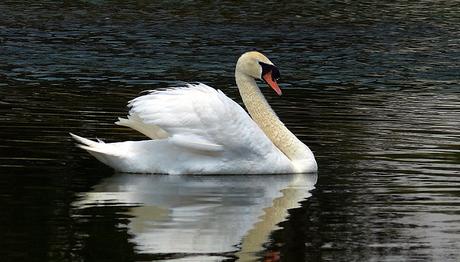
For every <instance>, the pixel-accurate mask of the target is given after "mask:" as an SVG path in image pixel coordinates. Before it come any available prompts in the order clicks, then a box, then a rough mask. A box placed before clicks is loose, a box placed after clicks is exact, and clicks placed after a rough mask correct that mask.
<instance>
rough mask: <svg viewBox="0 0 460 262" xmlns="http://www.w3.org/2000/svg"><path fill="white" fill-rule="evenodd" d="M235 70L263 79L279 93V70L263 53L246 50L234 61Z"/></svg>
mask: <svg viewBox="0 0 460 262" xmlns="http://www.w3.org/2000/svg"><path fill="white" fill-rule="evenodd" d="M236 72H237V73H240V74H244V75H247V76H250V77H252V78H254V79H259V80H263V81H264V82H265V83H267V85H269V86H270V87H271V88H273V90H275V92H276V93H277V94H278V95H281V89H280V88H279V86H278V83H277V81H278V79H279V78H280V71H279V70H278V68H277V67H276V66H275V65H274V64H273V63H272V62H271V61H270V59H268V58H267V57H266V56H264V55H263V54H261V53H259V52H256V51H251V52H246V53H244V54H243V55H242V56H240V58H239V59H238V62H237V63H236Z"/></svg>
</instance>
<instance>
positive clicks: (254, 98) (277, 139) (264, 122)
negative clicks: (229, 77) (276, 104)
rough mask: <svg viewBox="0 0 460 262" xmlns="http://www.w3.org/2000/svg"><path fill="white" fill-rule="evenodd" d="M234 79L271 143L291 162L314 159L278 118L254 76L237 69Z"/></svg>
mask: <svg viewBox="0 0 460 262" xmlns="http://www.w3.org/2000/svg"><path fill="white" fill-rule="evenodd" d="M235 79H236V84H237V86H238V89H239V91H240V94H241V98H242V99H243V103H244V105H245V106H246V109H247V110H248V112H249V114H250V115H251V117H252V119H253V120H254V122H256V123H257V125H258V126H259V127H260V128H261V129H262V130H263V131H264V133H265V134H266V135H267V137H268V138H269V139H270V140H271V141H272V142H273V144H275V146H276V147H278V149H280V150H281V152H283V153H284V154H285V155H286V156H287V157H288V158H289V159H290V160H291V161H293V162H305V161H306V160H314V156H313V153H312V152H311V151H310V149H309V148H308V147H307V146H306V145H305V144H304V143H302V142H301V141H300V140H299V139H298V138H297V137H296V136H295V135H294V134H293V133H292V132H291V131H289V129H287V128H286V126H285V125H284V124H283V122H281V120H279V118H278V116H277V115H276V114H275V112H274V111H273V109H272V108H271V107H270V105H269V104H268V102H267V100H266V99H265V97H264V95H263V94H262V92H261V91H260V89H259V87H258V86H257V83H256V81H255V80H254V78H252V77H250V76H248V75H246V74H244V73H241V72H239V71H238V70H237V71H236V72H235ZM310 162H312V161H310ZM301 165H302V164H301ZM315 165H316V162H315ZM300 168H302V167H300Z"/></svg>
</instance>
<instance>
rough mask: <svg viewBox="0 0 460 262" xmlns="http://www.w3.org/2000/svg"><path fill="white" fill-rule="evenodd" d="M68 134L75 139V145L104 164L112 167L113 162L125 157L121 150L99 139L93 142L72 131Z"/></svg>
mask: <svg viewBox="0 0 460 262" xmlns="http://www.w3.org/2000/svg"><path fill="white" fill-rule="evenodd" d="M69 134H70V135H71V136H72V138H73V139H75V141H77V146H78V147H79V148H82V149H84V150H86V151H88V153H90V154H91V155H92V156H94V157H95V158H97V159H98V160H99V161H101V162H102V163H104V164H106V165H109V166H112V167H114V163H117V162H118V161H120V160H121V159H122V158H124V157H125V156H124V154H123V152H122V151H120V150H117V148H116V147H114V146H112V145H110V144H106V143H104V142H102V141H101V140H99V139H98V142H95V141H92V140H89V139H87V138H84V137H81V136H77V135H75V134H72V133H69Z"/></svg>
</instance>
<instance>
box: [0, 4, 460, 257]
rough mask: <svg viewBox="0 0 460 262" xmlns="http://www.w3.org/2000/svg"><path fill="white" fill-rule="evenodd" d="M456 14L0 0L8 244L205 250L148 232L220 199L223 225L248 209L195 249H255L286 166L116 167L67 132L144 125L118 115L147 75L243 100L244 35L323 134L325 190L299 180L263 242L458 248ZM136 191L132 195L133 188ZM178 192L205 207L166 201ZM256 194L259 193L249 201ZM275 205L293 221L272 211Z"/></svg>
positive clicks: (89, 251) (387, 7)
mask: <svg viewBox="0 0 460 262" xmlns="http://www.w3.org/2000/svg"><path fill="white" fill-rule="evenodd" d="M267 7H270V8H267ZM56 10H59V12H56ZM260 10H264V12H261V11H260ZM458 13H459V8H458V4H457V3H456V2H455V1H430V0H428V1H423V2H411V1H391V2H383V1H308V2H303V1H302V2H300V1H299V2H292V1H291V2H289V3H287V2H279V1H264V2H263V3H262V2H260V3H256V2H254V1H252V2H247V3H246V2H241V1H240V2H238V3H236V2H234V1H219V2H212V1H210V2H209V1H208V2H201V1H188V2H185V3H181V5H179V4H177V3H176V2H174V1H173V2H171V1H154V2H151V1H150V2H149V1H136V2H129V3H128V2H126V1H125V2H124V1H104V0H100V1H99V0H95V1H64V2H63V3H56V1H46V0H43V1H39V2H36V1H8V0H7V1H2V2H1V3H0V21H1V24H0V61H1V62H0V137H1V142H0V201H1V204H2V208H3V209H4V210H5V212H3V213H2V216H0V232H1V233H0V234H1V237H0V246H1V247H2V248H0V257H1V258H2V260H6V261H34V260H36V261H80V260H81V261H83V260H84V261H91V260H93V261H102V260H105V261H107V260H109V261H145V260H154V259H171V258H172V259H181V258H183V259H188V258H191V256H195V255H196V256H198V254H196V253H195V252H192V253H187V252H186V251H184V250H185V246H184V245H185V244H184V245H182V247H183V248H184V250H182V251H179V248H178V247H180V245H178V246H177V248H176V250H175V251H177V252H178V253H169V252H173V251H172V250H169V251H165V252H166V253H164V254H160V253H158V252H159V251H156V249H155V248H152V247H151V246H150V244H148V243H151V241H157V242H155V243H156V244H155V243H152V245H153V244H155V245H157V244H158V243H160V242H161V240H162V239H152V237H150V236H151V234H150V233H152V232H155V235H156V234H160V233H161V234H163V236H165V237H164V239H163V240H165V241H166V240H167V239H168V238H167V237H166V233H164V231H163V232H160V233H158V228H159V226H158V225H161V226H162V229H168V228H172V229H174V228H176V229H177V228H179V227H180V225H181V223H184V224H182V226H183V227H186V225H188V226H189V228H188V230H187V231H184V232H191V233H190V234H195V233H196V232H195V231H194V230H193V229H194V228H193V227H194V226H196V227H200V226H201V224H199V223H197V221H198V220H196V219H195V217H193V216H192V217H191V218H190V217H189V216H188V215H189V213H190V212H191V213H192V214H194V215H197V217H200V216H199V215H200V214H201V215H207V216H208V217H210V216H212V214H216V217H219V219H216V220H215V221H211V222H212V223H215V224H212V223H211V222H210V223H211V224H210V225H215V227H212V228H210V232H211V233H212V234H214V233H216V232H219V231H218V230H220V229H222V230H224V229H226V228H225V225H224V224H225V223H229V225H230V224H231V223H235V221H237V218H238V217H246V218H247V220H244V221H245V222H244V223H242V224H241V227H237V229H238V231H235V234H234V235H230V236H231V238H230V240H231V241H230V240H229V241H228V243H226V244H219V242H218V241H217V240H216V242H212V244H215V245H214V247H215V246H219V248H216V250H220V251H222V252H224V253H206V254H205V256H204V257H203V256H200V257H195V258H196V259H197V260H202V259H205V258H210V259H214V258H216V259H218V258H219V257H225V258H228V259H229V260H232V259H233V258H232V257H233V256H237V255H240V256H241V255H242V254H243V255H244V252H243V253H238V251H239V250H240V249H242V247H243V244H244V236H248V235H251V232H252V231H251V229H254V228H257V221H264V214H267V212H268V211H269V209H263V208H264V207H269V206H271V205H273V204H275V205H276V203H277V202H276V201H277V200H276V199H283V198H282V197H283V194H285V193H287V192H288V191H289V190H288V191H281V192H283V194H281V193H279V192H280V190H281V189H282V188H289V187H288V186H287V184H288V183H289V182H290V180H289V179H290V177H285V178H281V177H275V178H273V177H271V176H269V177H268V178H267V179H268V180H269V181H271V182H273V183H274V185H273V188H271V187H270V185H267V183H268V182H267V183H265V182H264V180H263V179H262V177H260V178H259V177H252V176H250V177H248V178H247V179H248V181H256V180H257V181H258V182H257V183H255V184H248V185H246V184H244V183H243V182H242V180H243V178H242V177H239V176H235V177H229V178H226V177H222V178H220V177H219V178H215V177H212V178H207V177H191V178H186V177H165V176H159V177H146V176H133V177H128V176H125V175H118V174H115V175H114V174H113V172H112V171H111V170H110V169H108V168H106V167H104V166H103V165H101V164H99V163H98V162H97V161H95V160H94V159H93V158H91V157H90V156H88V155H87V154H86V153H85V152H83V151H81V150H79V149H78V148H75V147H74V145H73V142H72V141H71V140H70V137H69V136H68V132H69V131H70V132H73V133H77V134H80V135H82V136H86V137H90V138H95V137H96V136H97V137H99V138H101V139H104V140H105V141H109V142H112V141H123V140H128V139H129V140H139V139H145V138H144V137H143V136H142V135H141V134H138V133H135V132H132V131H130V130H128V129H126V128H122V127H119V126H115V125H114V124H113V122H114V121H116V118H117V117H120V116H124V115H125V114H126V111H127V110H126V102H127V101H128V100H130V99H132V98H134V97H136V96H137V95H139V93H140V92H141V91H142V90H145V89H152V88H164V87H168V86H175V85H177V84H178V83H180V82H181V81H202V82H204V83H206V84H209V85H211V86H214V87H218V88H220V89H222V90H223V91H224V92H225V93H226V94H228V95H229V96H230V97H231V98H233V99H236V100H237V101H240V99H239V96H238V94H237V90H236V89H235V87H234V80H233V70H234V64H235V61H236V59H237V57H238V56H239V55H240V54H241V53H242V52H244V51H247V50H252V49H257V50H260V51H263V52H264V53H265V54H267V55H268V56H269V57H270V58H271V60H272V61H274V62H275V63H276V64H277V65H278V66H279V67H280V70H281V76H282V78H281V84H280V86H281V87H282V88H284V89H283V94H284V95H283V96H282V97H276V96H275V95H274V94H273V92H270V91H269V90H268V89H267V88H262V89H263V91H264V92H265V93H266V95H267V99H268V100H269V102H270V103H271V104H272V105H273V108H274V110H275V111H276V112H277V113H278V115H279V116H280V118H281V119H282V120H283V122H285V123H286V125H287V126H288V127H289V128H290V129H291V130H292V131H293V132H294V133H295V134H296V135H297V136H298V137H299V138H300V139H301V140H302V141H303V142H305V143H306V144H307V145H308V146H309V147H310V148H311V149H312V150H313V151H314V153H315V156H316V157H317V160H318V165H319V174H318V182H317V184H316V185H315V189H314V190H313V191H312V192H311V194H312V195H311V196H309V193H306V191H302V190H303V189H302V190H301V191H299V194H300V193H302V192H303V193H302V194H304V195H303V196H302V197H300V196H299V198H297V197H293V199H294V198H296V201H292V202H291V203H288V204H286V205H284V207H281V208H279V210H280V211H282V212H281V213H282V214H280V216H279V217H278V218H281V217H282V219H275V220H273V222H272V223H270V227H267V229H270V232H269V233H268V236H267V235H265V233H264V234H260V236H263V237H261V240H260V241H258V243H264V244H263V247H262V248H260V249H259V252H260V253H259V254H257V256H258V258H259V259H263V257H266V256H268V257H270V256H275V257H276V256H277V255H279V256H281V259H282V260H284V261H289V262H291V261H337V260H344V258H345V259H348V260H353V261H358V260H361V261H408V260H417V261H432V260H441V261H457V260H458V257H459V256H460V251H459V250H460V246H459V245H460V244H459V243H460V239H459V236H460V230H459V229H458V228H459V221H460V208H459V206H460V205H459V201H458V199H459V198H460V189H459V188H460V173H459V165H460V154H459V150H460V149H459V148H460V142H459V141H460V133H459V132H460V131H459V130H460V118H459V115H460V91H459V90H460V81H459V77H458V72H459V71H460V69H459V61H460V35H459V32H460V30H458V25H459V24H460V20H459V16H458ZM268 18H269V19H268ZM230 178H235V181H233V180H232V179H230ZM208 179H209V180H208ZM284 179H286V180H284ZM184 180H187V182H185V181H184ZM154 181H155V183H158V184H160V185H163V186H164V187H166V186H170V187H175V186H176V187H179V183H183V186H184V190H185V189H187V190H188V191H184V193H183V194H184V195H183V196H184V197H185V195H186V194H192V193H194V191H193V190H192V189H193V186H196V190H203V192H202V193H203V194H204V195H199V194H197V195H194V197H192V198H191V199H192V200H193V201H194V202H187V201H185V200H183V199H182V200H181V195H180V194H178V195H176V197H175V198H174V197H168V198H167V199H162V198H161V196H160V195H158V194H159V192H162V188H160V189H159V191H157V192H155V191H153V190H152V192H147V191H148V190H144V186H147V185H149V186H150V187H153V188H158V186H157V185H156V184H155V183H153V182H154ZM179 181H181V182H179ZM189 181H190V184H188V183H189ZM197 181H202V182H203V185H199V184H197V183H198V182H197ZM136 183H137V184H136ZM143 183H145V185H143ZM214 183H215V184H219V185H220V184H222V185H221V186H220V187H217V186H216V188H217V189H222V190H224V189H225V188H227V186H230V185H231V184H232V183H235V184H236V185H238V188H239V187H242V189H241V190H242V191H243V192H244V193H245V194H246V195H247V196H248V197H246V198H243V197H239V196H238V192H240V191H238V188H237V187H236V186H235V187H233V188H231V189H228V190H230V191H234V192H235V194H230V195H228V196H227V198H225V199H227V200H228V199H231V200H235V199H238V201H240V202H241V203H237V202H238V201H236V200H235V201H234V202H230V203H227V202H222V201H221V200H223V199H224V197H223V196H224V195H225V194H224V191H218V190H217V189H216V190H217V191H213V189H210V188H207V187H206V185H214ZM110 185H113V186H114V188H109V186H110ZM123 185H125V186H126V185H131V186H132V187H131V188H130V187H123ZM137 186H138V187H137ZM141 189H142V190H141ZM189 189H190V190H189ZM138 190H140V191H138ZM244 190H246V191H244ZM252 190H260V195H255V193H256V192H253V191H252ZM305 190H306V188H305ZM179 191H180V190H179ZM111 192H112V193H111ZM123 192H128V193H127V194H125V193H123ZM200 192H201V191H200ZM200 192H198V193H200ZM257 192H259V191H257ZM293 192H297V191H295V190H294V191H293ZM168 193H169V192H166V193H165V194H166V195H167V194H168ZM179 193H180V192H179ZM151 194H153V196H154V197H152V198H150V195H151ZM133 196H136V197H139V199H137V200H136V201H138V202H137V203H134V202H136V201H134V200H132V199H128V198H124V197H133ZM211 196H215V197H211ZM91 197H93V198H91ZM258 197H261V198H258ZM279 197H281V198H279ZM307 197H308V198H307ZM107 198H108V199H107ZM91 199H93V200H97V199H99V200H103V199H105V200H107V201H103V202H100V203H95V202H94V201H92V202H91V201H90V200H91ZM257 199H259V200H260V201H261V202H257V201H256V200H257ZM274 199H275V200H274ZM173 200H178V201H179V200H180V201H181V202H180V204H182V205H185V206H186V207H197V208H198V207H199V206H202V208H203V209H199V210H198V211H197V210H193V209H192V210H189V209H180V208H179V207H178V206H174V205H173V203H171V202H169V203H170V204H171V206H165V207H163V206H161V205H160V204H161V203H160V202H166V203H168V201H173ZM249 200H253V201H254V202H250V201H249ZM155 201H157V202H155ZM299 201H300V203H299V204H297V203H294V202H299ZM190 205H191V206H190ZM298 205H299V208H292V207H297V206H298ZM157 206H159V209H157ZM224 206H226V207H228V210H232V208H234V209H233V211H234V212H232V214H231V215H229V216H225V215H223V214H224V213H225V211H226V210H224V209H223V208H221V209H219V208H220V207H224ZM245 206H252V207H254V208H253V209H251V210H247V212H243V211H242V210H240V209H238V208H243V207H245ZM282 206H283V205H282ZM149 207H151V208H153V210H151V209H148V208H149ZM146 208H147V209H148V210H147V212H145V215H147V214H148V215H152V214H154V215H155V216H154V217H152V224H149V223H148V221H147V222H146V223H145V224H146V225H145V227H140V226H139V224H141V225H144V224H143V223H144V222H139V221H142V219H140V218H142V217H143V215H144V212H143V210H145V209H146ZM161 208H163V209H161ZM286 209H288V210H287V211H286ZM133 210H134V211H133ZM136 210H138V211H136ZM139 210H140V211H139ZM162 210H165V211H164V212H165V213H164V214H166V215H164V216H165V217H166V218H167V219H170V218H173V216H171V213H170V211H171V210H179V211H178V212H181V213H179V215H180V217H179V218H182V219H178V220H175V221H173V222H171V221H169V222H168V220H161V219H162V218H163V217H162V215H163V213H162V212H163V211H162ZM276 210H278V209H276ZM6 211H8V212H6ZM200 212H201V213H200ZM205 212H208V213H205ZM212 212H215V213H212ZM286 212H287V213H286ZM173 214H176V215H177V212H176V213H173ZM286 214H288V216H287V218H286ZM157 215H158V217H157ZM183 218H187V219H183ZM165 221H166V222H165ZM190 221H191V222H190ZM275 221H276V222H280V221H281V222H280V223H279V224H278V226H274V224H275V223H274V222H275ZM167 222H168V223H167ZM195 222H196V223H195ZM161 223H163V224H161ZM194 223H195V224H194ZM219 224H221V225H223V226H222V228H219V227H218V226H217V225H219ZM261 225H263V223H262V224H261ZM144 228H145V229H146V231H143V229H144ZM155 230H156V231H155ZM170 232H172V231H170ZM264 232H265V231H264ZM143 233H145V234H143ZM211 233H209V234H207V235H208V236H210V235H212V234H211ZM152 234H153V233H152ZM205 235H206V234H204V235H203V237H204V236H205ZM254 235H258V234H254ZM213 236H214V235H213ZM237 236H238V237H239V241H238V239H237V238H238V237H237ZM267 237H268V240H267ZM216 239H221V238H219V237H217V238H216ZM181 241H182V240H181ZM181 241H177V242H178V243H181ZM202 242H203V243H209V242H205V241H202ZM230 242H231V244H230ZM182 243H189V242H186V241H185V240H183V242H182ZM220 243H222V242H220ZM238 243H240V246H238ZM159 245H160V244H158V246H157V247H159ZM234 245H237V246H234ZM205 246H206V245H205ZM207 246H208V247H213V245H207ZM190 249H191V247H190V246H189V249H188V250H189V251H190ZM255 249H257V248H255ZM255 249H252V250H251V251H254V250H255ZM175 251H174V252H175ZM206 252H214V251H211V248H210V249H209V250H206ZM215 252H219V251H215ZM247 254H252V253H251V252H248V253H247ZM181 256H182V257H181Z"/></svg>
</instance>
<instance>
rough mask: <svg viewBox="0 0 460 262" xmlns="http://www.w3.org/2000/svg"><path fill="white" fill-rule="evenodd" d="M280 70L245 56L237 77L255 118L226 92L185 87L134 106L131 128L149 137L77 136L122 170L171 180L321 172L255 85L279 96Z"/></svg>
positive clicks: (144, 98) (261, 58)
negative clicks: (108, 140) (194, 176)
mask: <svg viewBox="0 0 460 262" xmlns="http://www.w3.org/2000/svg"><path fill="white" fill-rule="evenodd" d="M278 74H279V72H278V71H277V69H276V67H274V66H273V64H272V63H271V62H270V60H268V58H266V57H265V56H263V55H262V54H260V53H258V52H248V53H245V54H243V55H242V56H241V57H240V59H239V60H238V63H237V66H236V70H235V78H236V83H237V86H238V88H239V90H240V94H241V96H242V98H243V102H244V104H245V105H246V108H247V110H248V111H249V114H250V115H251V117H252V118H251V117H250V116H249V115H248V114H247V113H246V112H245V111H244V109H243V108H241V107H240V106H239V105H238V104H237V103H235V102H234V101H233V100H231V99H230V98H228V97H227V96H226V95H225V94H223V93H222V92H221V91H220V90H216V89H214V88H211V87H209V86H207V85H204V84H197V85H187V86H186V87H179V88H173V89H169V90H163V91H152V92H151V93H149V94H147V95H144V96H141V97H138V98H136V99H134V100H132V101H131V102H130V104H129V105H130V107H131V110H130V112H129V116H128V118H127V119H120V120H119V121H118V122H117V124H119V125H123V126H128V127H130V128H132V129H135V130H137V131H139V132H141V133H143V134H145V135H146V136H148V137H149V138H150V140H144V141H135V142H134V141H128V142H120V143H107V144H106V143H103V142H94V141H91V140H88V139H85V138H82V137H79V136H76V135H72V136H73V137H74V138H75V139H76V140H77V141H78V142H79V143H80V145H79V146H80V147H82V148H83V149H85V150H87V151H88V152H89V153H91V154H92V155H93V156H95V157H96V158H97V159H98V160H100V161H101V162H103V163H105V164H107V165H109V166H111V167H112V168H114V169H116V170H118V171H121V172H136V173H168V174H189V173H193V174H229V173H234V174H235V173H301V172H316V170H317V165H316V161H315V158H314V156H313V153H312V152H311V151H310V149H309V148H308V147H307V146H306V145H305V144H303V143H302V142H301V141H300V140H299V139H298V138H297V137H296V136H295V135H294V134H292V133H291V132H290V131H289V130H288V129H287V128H286V127H285V126H284V124H283V123H282V122H281V121H280V120H279V119H278V117H277V116H276V114H275V113H274V112H273V110H272V109H271V108H270V106H269V105H268V103H267V101H266V100H265V98H264V96H263V95H262V93H261V91H260V90H259V88H258V87H257V84H256V82H255V79H259V78H263V79H264V80H265V81H266V82H267V83H268V84H269V85H270V86H271V87H272V88H273V89H275V91H276V92H277V93H278V94H281V91H280V90H279V87H278V85H277V84H276V79H275V78H277V75H278Z"/></svg>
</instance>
